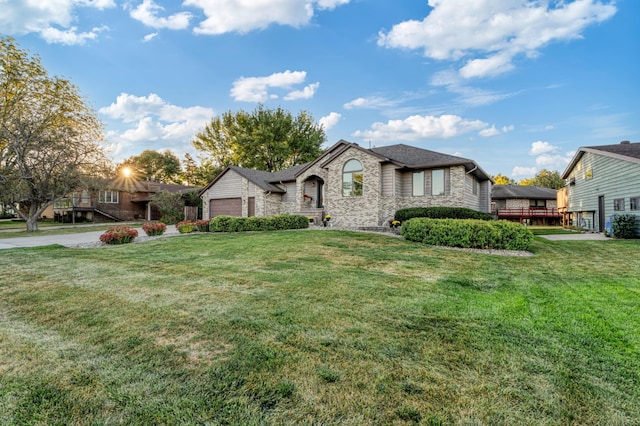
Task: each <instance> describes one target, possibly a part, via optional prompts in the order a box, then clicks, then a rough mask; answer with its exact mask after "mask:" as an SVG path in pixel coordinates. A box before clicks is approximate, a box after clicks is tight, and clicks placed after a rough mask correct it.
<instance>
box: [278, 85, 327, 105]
mask: <svg viewBox="0 0 640 426" xmlns="http://www.w3.org/2000/svg"><path fill="white" fill-rule="evenodd" d="M318 87H320V83H313V84H310V85H308V86H307V87H305V88H304V89H302V90H294V91H293V92H289V93H288V94H287V95H286V96H285V97H284V98H283V99H284V100H285V101H295V100H298V99H311V98H313V95H314V94H315V93H316V90H318Z"/></svg>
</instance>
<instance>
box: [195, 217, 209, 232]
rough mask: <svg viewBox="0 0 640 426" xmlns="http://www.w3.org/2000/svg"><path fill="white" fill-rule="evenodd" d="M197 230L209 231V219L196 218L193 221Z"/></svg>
mask: <svg viewBox="0 0 640 426" xmlns="http://www.w3.org/2000/svg"><path fill="white" fill-rule="evenodd" d="M195 226H196V229H197V230H198V232H209V221H208V220H206V219H198V220H196V223H195Z"/></svg>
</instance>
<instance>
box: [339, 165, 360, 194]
mask: <svg viewBox="0 0 640 426" xmlns="http://www.w3.org/2000/svg"><path fill="white" fill-rule="evenodd" d="M342 195H343V196H345V197H353V196H362V163H360V162H359V161H358V160H349V161H347V162H346V163H345V164H344V168H343V169H342Z"/></svg>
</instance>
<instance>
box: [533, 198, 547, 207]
mask: <svg viewBox="0 0 640 426" xmlns="http://www.w3.org/2000/svg"><path fill="white" fill-rule="evenodd" d="M546 206H547V200H529V207H532V208H534V209H535V208H539V209H541V208H544V207H546Z"/></svg>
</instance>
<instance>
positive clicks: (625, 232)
mask: <svg viewBox="0 0 640 426" xmlns="http://www.w3.org/2000/svg"><path fill="white" fill-rule="evenodd" d="M635 226H636V217H635V216H634V215H632V214H616V215H614V216H613V221H612V223H611V231H612V232H613V236H614V237H615V238H633V237H635Z"/></svg>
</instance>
